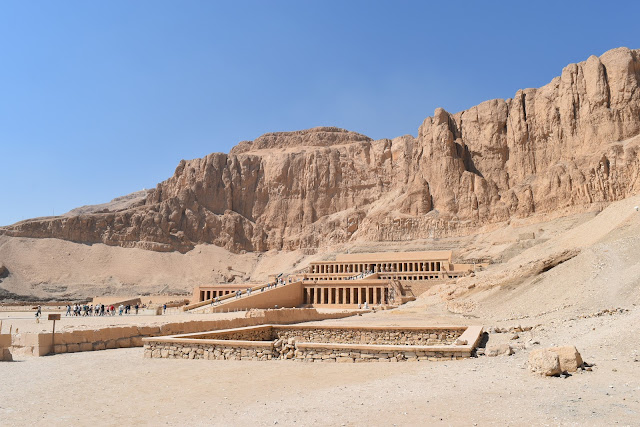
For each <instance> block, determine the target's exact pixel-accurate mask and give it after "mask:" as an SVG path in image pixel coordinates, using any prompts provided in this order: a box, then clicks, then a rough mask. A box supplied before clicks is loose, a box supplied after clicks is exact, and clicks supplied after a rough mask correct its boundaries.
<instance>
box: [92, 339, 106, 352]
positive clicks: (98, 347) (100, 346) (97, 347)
mask: <svg viewBox="0 0 640 427" xmlns="http://www.w3.org/2000/svg"><path fill="white" fill-rule="evenodd" d="M106 348H107V347H106V345H105V344H104V341H96V342H94V343H93V351H98V350H104V349H106Z"/></svg>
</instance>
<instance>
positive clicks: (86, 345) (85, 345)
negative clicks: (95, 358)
mask: <svg viewBox="0 0 640 427" xmlns="http://www.w3.org/2000/svg"><path fill="white" fill-rule="evenodd" d="M80 351H93V343H90V342H81V343H80Z"/></svg>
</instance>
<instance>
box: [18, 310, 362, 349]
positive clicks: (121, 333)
mask: <svg viewBox="0 0 640 427" xmlns="http://www.w3.org/2000/svg"><path fill="white" fill-rule="evenodd" d="M354 314H356V312H353V311H352V312H341V313H318V311H317V310H315V309H278V310H254V311H249V312H247V313H246V317H244V318H236V319H227V320H208V321H207V320H200V321H198V320H194V321H189V322H179V323H165V324H162V325H156V326H125V327H108V328H101V329H94V330H76V331H71V332H62V333H56V334H55V337H54V338H53V339H52V336H51V334H50V333H22V334H14V335H13V336H12V341H11V349H12V352H13V353H14V354H16V355H23V356H44V355H47V354H51V353H55V354H58V353H74V352H79V351H95V350H105V349H114V348H128V347H142V345H143V342H142V339H143V338H145V337H158V336H165V335H175V334H185V333H195V332H202V331H212V330H225V329H230V328H239V327H246V326H257V325H263V324H265V323H278V324H287V323H300V322H308V321H317V320H325V319H340V318H343V317H348V316H353V315H354ZM52 340H53V341H52Z"/></svg>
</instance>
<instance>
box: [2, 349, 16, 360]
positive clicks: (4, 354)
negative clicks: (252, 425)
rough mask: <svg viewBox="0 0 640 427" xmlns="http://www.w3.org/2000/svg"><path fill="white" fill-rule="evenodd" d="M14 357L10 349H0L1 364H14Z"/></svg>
mask: <svg viewBox="0 0 640 427" xmlns="http://www.w3.org/2000/svg"><path fill="white" fill-rule="evenodd" d="M12 361H13V356H12V355H11V352H10V351H9V349H8V348H0V362H12Z"/></svg>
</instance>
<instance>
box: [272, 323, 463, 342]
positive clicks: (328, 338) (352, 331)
mask: <svg viewBox="0 0 640 427" xmlns="http://www.w3.org/2000/svg"><path fill="white" fill-rule="evenodd" d="M273 331H274V333H275V335H276V336H277V337H278V338H284V339H289V338H295V339H296V341H303V342H310V343H336V344H337V343H341V344H342V343H344V344H390V345H422V346H424V345H449V344H453V342H454V341H455V340H456V339H457V338H458V337H459V336H460V335H462V333H463V332H464V328H424V329H415V328H411V329H401V328H379V329H364V328H332V327H326V328H308V327H296V328H279V327H274V328H273Z"/></svg>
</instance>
